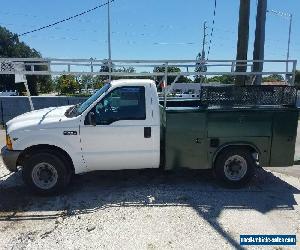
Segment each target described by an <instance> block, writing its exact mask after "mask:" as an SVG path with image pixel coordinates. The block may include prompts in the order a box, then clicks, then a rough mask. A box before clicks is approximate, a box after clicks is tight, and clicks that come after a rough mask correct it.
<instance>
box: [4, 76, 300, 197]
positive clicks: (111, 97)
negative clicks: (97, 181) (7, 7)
mask: <svg viewBox="0 0 300 250" xmlns="http://www.w3.org/2000/svg"><path fill="white" fill-rule="evenodd" d="M273 88H279V87H270V89H269V88H268V89H267V93H268V95H267V96H268V97H269V96H270V93H278V89H275V90H274V91H277V92H274V91H273ZM279 90H280V91H281V88H279ZM282 90H283V91H285V87H282ZM272 91H273V92H272ZM223 92H224V90H222V93H223ZM285 92H286V91H285ZM285 92H282V93H285ZM274 96H275V95H274ZM275 97H276V96H275ZM280 100H281V99H280ZM283 100H285V99H283ZM198 101H199V103H198V104H197V105H196V106H194V107H173V108H168V109H166V110H165V109H163V108H162V106H160V105H159V99H158V95H157V90H156V85H155V82H154V81H152V80H137V79H134V80H117V81H112V82H111V83H107V84H105V85H104V86H103V87H102V88H101V89H99V90H98V91H97V92H96V93H95V94H94V95H92V96H91V97H90V98H89V99H87V100H86V101H85V102H83V103H82V104H78V105H75V106H64V107H52V108H46V109H41V110H36V111H32V112H28V113H25V114H23V115H20V116H18V117H16V118H14V119H12V120H10V121H9V122H7V124H6V129H7V142H6V144H7V145H6V146H5V147H4V148H2V151H1V153H2V158H3V161H4V163H5V165H6V167H7V168H8V169H9V170H10V171H17V170H18V169H19V166H20V167H21V168H22V175H23V179H24V182H25V183H26V184H27V185H29V186H30V187H31V188H32V189H33V190H34V191H37V192H39V193H42V194H51V193H57V192H58V191H61V190H63V189H64V188H65V187H66V186H67V185H68V184H69V182H70V180H71V177H72V175H73V174H79V173H84V172H89V171H94V170H120V169H143V168H159V167H161V168H163V169H166V170H171V169H174V168H179V167H185V168H190V169H213V170H214V172H215V174H216V177H217V178H218V179H220V180H221V181H223V182H226V183H228V184H231V185H235V186H240V185H243V184H245V183H247V181H249V180H250V178H251V177H252V176H253V174H254V169H255V166H256V165H257V164H258V163H259V165H260V166H262V167H264V166H288V165H292V164H293V156H294V150H295V138H296V130H297V122H298V111H297V109H296V107H295V106H284V105H283V106H280V107H279V106H278V105H275V106H272V105H267V106H257V105H256V106H247V108H245V106H241V107H229V106H228V105H225V106H220V105H219V106H216V107H213V106H210V107H209V106H208V105H202V103H201V102H200V100H198ZM285 121H289V122H285ZM282 148H284V149H285V150H284V151H283V150H282Z"/></svg>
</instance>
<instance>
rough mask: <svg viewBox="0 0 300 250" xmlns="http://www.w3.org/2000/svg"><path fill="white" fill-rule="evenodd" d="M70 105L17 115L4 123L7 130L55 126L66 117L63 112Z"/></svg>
mask: <svg viewBox="0 0 300 250" xmlns="http://www.w3.org/2000/svg"><path fill="white" fill-rule="evenodd" d="M70 107H71V106H62V107H50V108H45V109H39V110H35V111H31V112H27V113H25V114H22V115H19V116H17V117H15V118H13V119H11V120H10V121H8V122H7V123H6V125H7V132H8V133H9V132H10V131H12V130H17V129H34V128H37V127H40V128H47V127H57V126H59V123H60V122H61V121H64V120H67V119H68V118H67V117H66V116H65V115H64V114H65V112H66V110H67V109H68V108H70Z"/></svg>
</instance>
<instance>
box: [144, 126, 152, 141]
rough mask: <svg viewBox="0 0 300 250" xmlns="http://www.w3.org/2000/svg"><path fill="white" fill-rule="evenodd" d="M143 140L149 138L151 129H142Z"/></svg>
mask: <svg viewBox="0 0 300 250" xmlns="http://www.w3.org/2000/svg"><path fill="white" fill-rule="evenodd" d="M144 138H151V127H144Z"/></svg>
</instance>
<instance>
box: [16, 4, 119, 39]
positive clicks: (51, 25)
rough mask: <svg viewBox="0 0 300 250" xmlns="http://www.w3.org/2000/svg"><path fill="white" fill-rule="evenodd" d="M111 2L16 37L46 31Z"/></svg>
mask: <svg viewBox="0 0 300 250" xmlns="http://www.w3.org/2000/svg"><path fill="white" fill-rule="evenodd" d="M113 1H114V0H109V1H108V2H107V3H103V4H100V5H97V6H95V7H94V8H92V9H88V10H85V11H83V12H81V13H78V14H76V15H74V16H70V17H67V18H64V19H62V20H59V21H57V22H54V23H51V24H48V25H45V26H42V27H40V28H37V29H34V30H31V31H27V32H24V33H21V34H18V36H19V37H20V36H25V35H27V34H30V33H34V32H37V31H40V30H43V29H47V28H50V27H53V26H55V25H57V24H60V23H64V22H66V21H69V20H71V19H74V18H76V17H80V16H83V15H85V14H87V13H89V12H92V11H94V10H96V9H99V8H102V7H104V6H106V5H108V4H109V3H111V2H113Z"/></svg>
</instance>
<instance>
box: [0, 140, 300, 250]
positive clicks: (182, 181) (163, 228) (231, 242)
mask: <svg viewBox="0 0 300 250" xmlns="http://www.w3.org/2000/svg"><path fill="white" fill-rule="evenodd" d="M297 143H298V142H297ZM297 150H298V149H297ZM282 169H284V168H282ZM290 169H292V172H293V173H292V174H289V173H279V172H280V169H279V171H278V172H275V171H273V170H272V171H271V170H269V169H267V170H262V169H260V170H258V171H257V173H256V176H255V178H254V179H253V180H252V181H251V183H250V184H249V185H248V186H247V187H245V188H242V189H235V190H232V189H227V188H224V187H221V186H220V185H219V184H218V183H217V182H216V181H215V180H214V179H213V177H212V175H211V174H210V172H209V171H184V172H174V173H162V172H160V171H157V170H143V171H118V172H109V171H107V172H97V173H89V174H86V175H81V176H77V177H76V178H75V179H74V180H73V183H72V184H71V186H70V188H69V189H68V190H67V191H66V192H65V193H63V194H62V195H59V196H53V197H39V196H35V195H32V194H31V193H30V192H29V190H28V189H27V188H26V187H25V186H24V184H23V182H22V180H21V174H20V173H16V174H10V173H9V172H8V171H7V170H6V169H5V168H4V166H3V163H2V161H0V248H1V249H90V248H93V249H96V248H97V249H104V248H105V249H203V248H206V249H233V248H237V249H242V247H241V246H240V245H239V235H240V234H296V235H297V238H298V239H300V207H299V204H300V180H299V177H297V171H298V167H297V166H295V167H293V168H290ZM298 247H299V248H300V245H299V242H298ZM258 248H259V247H251V248H249V249H258ZM261 249H266V247H262V248H261ZM267 249H282V248H276V247H269V248H267Z"/></svg>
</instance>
